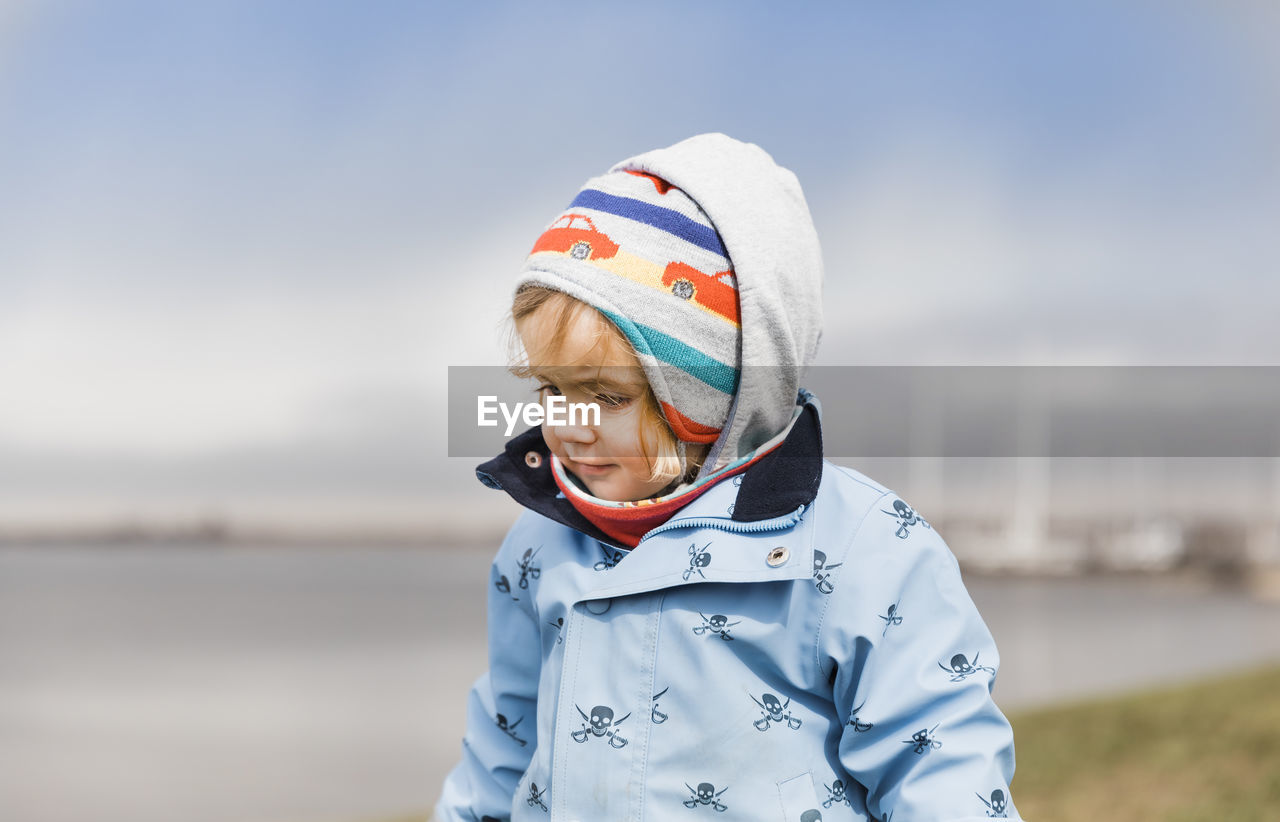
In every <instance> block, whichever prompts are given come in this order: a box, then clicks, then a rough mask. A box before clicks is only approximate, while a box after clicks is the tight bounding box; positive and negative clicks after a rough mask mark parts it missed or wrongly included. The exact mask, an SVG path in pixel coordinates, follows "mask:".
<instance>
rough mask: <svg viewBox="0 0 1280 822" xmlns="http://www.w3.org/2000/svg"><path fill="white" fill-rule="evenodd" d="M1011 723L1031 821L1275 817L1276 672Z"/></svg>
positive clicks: (1279, 781) (1017, 785)
mask: <svg viewBox="0 0 1280 822" xmlns="http://www.w3.org/2000/svg"><path fill="white" fill-rule="evenodd" d="M1010 721H1011V722H1012V723H1013V731H1014V739H1015V740H1016V744H1017V756H1018V771H1017V775H1016V776H1015V777H1014V780H1013V798H1014V801H1015V802H1016V803H1017V805H1018V810H1019V811H1020V812H1021V814H1022V815H1023V816H1024V817H1026V818H1027V819H1029V820H1038V822H1075V820H1085V819H1088V820H1095V819H1123V820H1143V822H1146V820H1150V821H1151V822H1196V820H1206V822H1207V820H1214V822H1252V820H1259V822H1260V821H1261V820H1274V819H1277V818H1280V668H1268V669H1265V670H1260V671H1254V672H1251V673H1246V674H1239V675H1236V676H1232V677H1228V678H1223V679H1216V680H1212V681H1206V682H1198V683H1194V684H1191V685H1184V686H1179V687H1176V688H1169V689H1161V690H1155V691H1145V692H1142V693H1137V694H1133V695H1129V696H1124V697H1119V698H1113V699H1106V700H1098V701H1091V702H1084V703H1077V704H1073V705H1065V706H1062V707H1057V708H1051V709H1046V710H1040V711H1035V712H1031V713H1026V714H1020V715H1015V716H1012V717H1010Z"/></svg>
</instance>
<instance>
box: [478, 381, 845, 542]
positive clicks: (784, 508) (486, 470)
mask: <svg viewBox="0 0 1280 822" xmlns="http://www.w3.org/2000/svg"><path fill="white" fill-rule="evenodd" d="M799 399H800V401H801V402H802V403H804V408H803V410H802V411H801V413H800V417H799V418H798V419H797V420H796V422H795V425H793V426H792V427H791V432H790V433H789V434H787V437H786V439H784V440H783V442H782V444H781V445H779V446H778V447H777V448H775V449H774V450H773V451H771V452H770V453H768V454H766V455H765V456H764V457H761V458H760V459H759V460H758V461H756V462H755V463H754V464H753V465H752V466H751V467H750V468H748V469H747V470H746V471H745V472H744V473H743V474H741V475H740V476H741V477H742V484H741V486H740V487H739V488H738V493H737V498H736V500H735V502H734V506H733V513H732V515H731V516H730V517H728V518H729V519H731V520H732V521H735V522H762V521H765V520H772V519H776V518H778V517H782V516H785V515H787V514H791V513H792V512H794V511H795V510H796V509H797V508H799V507H800V506H802V505H803V506H806V507H807V506H809V505H810V504H811V503H812V502H813V499H814V497H816V496H817V494H818V484H819V482H820V481H821V480H822V426H821V421H820V416H819V409H818V403H817V400H816V399H814V398H813V397H812V395H810V394H809V393H808V392H805V391H802V392H801V394H800V398H799ZM550 453H551V452H550V450H549V449H548V448H547V443H546V440H544V439H543V438H542V428H541V427H537V428H530V429H529V430H528V431H525V432H524V433H523V434H520V435H518V436H516V437H514V438H513V439H511V440H509V441H508V442H507V444H506V446H505V448H504V449H503V452H502V453H501V454H499V455H498V456H496V457H494V458H493V459H491V460H489V461H488V462H485V463H483V464H481V465H479V466H477V467H476V478H477V479H479V480H480V482H481V483H483V484H484V485H486V486H488V487H489V488H496V489H501V490H503V491H506V492H507V493H508V494H509V495H510V496H511V498H512V499H514V500H515V501H516V502H518V503H520V504H521V505H523V506H524V507H526V508H528V509H530V510H532V511H535V512H537V513H539V514H542V515H543V516H545V517H547V518H548V519H551V520H554V521H555V522H558V523H560V524H562V525H566V526H568V527H569V528H572V529H574V530H575V531H579V532H581V533H583V534H586V535H587V536H588V537H590V538H592V539H594V540H597V541H599V542H602V543H604V544H606V545H614V544H615V543H616V540H614V539H612V538H611V537H609V536H608V535H606V534H605V533H604V532H602V531H601V530H600V529H599V528H598V527H596V525H595V524H594V523H592V522H591V521H590V520H588V519H587V518H586V517H584V516H583V515H582V514H581V513H580V512H579V511H578V510H577V509H576V508H574V507H573V504H572V503H570V502H569V500H567V499H565V498H564V495H563V494H561V492H560V489H559V488H558V487H557V486H556V482H555V478H554V477H553V476H552V474H551V459H550ZM697 505H698V503H697V501H695V502H693V503H691V504H690V508H693V507H696V506H697ZM676 516H677V517H679V516H681V514H677V515H676Z"/></svg>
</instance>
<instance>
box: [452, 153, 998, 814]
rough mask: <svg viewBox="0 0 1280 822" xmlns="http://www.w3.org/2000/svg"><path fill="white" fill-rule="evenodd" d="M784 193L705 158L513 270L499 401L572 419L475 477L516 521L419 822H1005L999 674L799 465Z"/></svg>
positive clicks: (813, 291) (930, 541)
mask: <svg viewBox="0 0 1280 822" xmlns="http://www.w3.org/2000/svg"><path fill="white" fill-rule="evenodd" d="M821 279H822V263H821V258H820V254H819V249H818V242H817V237H816V235H815V233H814V229H813V224H812V222H811V220H810V218H809V212H808V207H807V205H806V204H805V201H804V196H803V194H802V193H801V191H800V187H799V184H798V183H797V182H796V179H795V177H794V175H792V174H791V173H790V172H789V171H787V170H785V169H783V168H780V167H779V166H777V165H775V164H774V162H773V160H772V159H771V158H770V157H769V156H768V155H767V154H766V153H765V152H764V151H762V150H761V149H760V148H759V147H757V146H754V145H749V144H743V143H740V142H737V141H735V140H732V139H730V138H728V137H725V136H724V135H720V134H706V135H700V136H698V137H693V138H691V139H689V140H685V141H684V142H681V143H679V144H677V145H675V146H672V147H670V148H667V149H663V150H659V151H653V152H649V153H647V154H642V155H640V156H638V157H634V158H632V159H630V160H627V161H624V162H623V163H620V164H619V165H617V166H615V167H614V168H613V169H611V170H610V171H609V173H607V174H605V175H603V176H601V177H597V178H595V179H593V180H591V181H589V182H588V183H587V185H586V187H584V188H583V189H582V190H581V191H580V192H579V193H578V195H577V197H576V198H575V199H574V200H573V202H572V203H571V204H570V205H569V208H568V209H567V210H566V211H565V212H564V213H563V214H562V215H561V216H560V217H559V218H558V219H556V220H555V221H554V222H552V223H551V225H550V227H549V228H548V229H547V230H546V232H544V233H543V234H542V236H541V237H540V238H539V239H538V241H537V242H536V243H535V245H534V247H533V251H532V253H531V254H530V256H529V259H528V261H527V263H526V265H525V269H524V272H523V274H522V276H521V278H520V280H519V283H518V285H517V288H516V296H515V302H514V305H513V308H512V316H513V319H514V322H515V327H516V330H517V332H518V334H519V337H520V340H521V342H522V344H523V349H524V352H525V357H524V359H523V361H522V362H520V363H519V364H518V366H517V367H516V370H517V372H518V373H521V374H525V375H528V376H533V377H535V378H536V379H538V380H539V381H540V383H541V385H540V391H541V392H542V393H543V396H548V395H564V396H565V397H566V398H567V399H568V401H569V402H594V403H596V404H597V405H598V406H599V407H600V408H601V414H600V417H599V419H598V421H597V420H594V419H593V420H592V421H591V424H590V425H586V424H579V425H563V426H552V425H544V426H542V427H541V428H535V429H532V430H530V431H527V432H525V433H524V434H522V435H520V436H517V437H516V438H514V439H513V440H511V441H510V442H509V443H507V446H506V449H505V452H504V453H503V454H501V455H499V456H498V457H496V458H495V459H493V460H490V461H489V462H487V463H485V464H484V465H482V466H480V467H479V469H477V474H478V476H479V478H480V480H481V481H482V482H483V483H484V484H486V485H488V486H490V487H493V488H501V489H503V490H505V491H506V492H507V493H508V494H510V495H511V496H512V497H513V498H514V499H515V500H516V501H518V502H519V503H520V504H521V505H523V506H524V507H526V508H527V509H529V510H528V511H526V512H525V513H524V515H523V516H521V518H520V519H519V520H518V521H517V522H516V524H515V525H514V526H513V527H512V529H511V532H510V533H509V534H508V536H507V538H506V540H505V541H504V543H503V545H502V547H501V549H500V550H499V551H498V554H497V557H496V559H495V560H494V564H493V569H492V574H491V582H490V588H489V606H488V608H489V611H488V620H489V656H490V670H489V672H488V673H487V674H485V675H484V676H483V677H481V678H480V680H479V681H478V682H477V683H476V684H475V687H474V688H473V689H472V692H471V696H470V698H469V700H468V705H467V726H468V730H467V734H466V738H465V739H464V741H463V759H462V762H461V763H460V764H459V765H458V766H457V767H456V768H455V769H454V771H453V772H452V773H451V774H450V775H449V777H448V778H447V780H446V782H445V785H444V792H443V797H442V799H441V801H440V804H439V805H438V806H437V808H436V812H435V817H434V819H435V820H437V822H453V821H454V820H489V819H493V820H498V819H502V820H505V819H515V820H546V819H550V820H565V822H569V820H580V822H600V821H602V820H609V822H613V821H614V820H635V821H636V822H639V820H667V819H683V818H693V817H708V818H711V817H716V816H718V815H719V814H724V818H726V819H729V818H732V819H750V820H779V821H781V820H788V821H793V822H814V821H815V820H867V819H876V820H890V819H895V820H897V822H917V820H963V819H986V818H988V817H1009V818H1018V815H1017V811H1016V810H1015V809H1014V805H1013V802H1012V799H1011V797H1010V793H1009V780H1010V779H1011V778H1012V776H1013V769H1014V760H1013V736H1012V732H1011V730H1010V728H1009V724H1008V723H1007V722H1006V720H1005V718H1004V716H1003V715H1002V714H1001V713H1000V711H999V710H998V709H997V708H996V706H995V704H994V703H993V702H992V700H991V687H992V684H993V682H994V679H995V674H996V669H997V667H998V666H999V657H998V655H997V653H996V648H995V645H994V644H993V642H992V639H991V635H990V633H989V632H988V631H987V628H986V626H985V625H984V624H983V622H982V619H981V618H980V617H979V615H978V613H977V611H976V609H975V608H974V606H973V603H972V601H971V600H970V598H969V596H968V594H967V592H966V591H965V588H964V585H963V583H962V582H961V579H960V573H959V569H958V567H957V565H956V561H955V559H954V557H953V556H952V555H951V553H950V551H949V550H948V549H947V547H946V545H945V544H944V543H943V541H942V539H941V538H940V537H939V536H938V534H937V532H935V531H933V530H932V529H931V528H930V526H929V524H928V523H927V522H926V521H925V520H923V519H921V518H920V517H919V515H917V514H916V513H915V512H914V511H913V510H912V509H911V508H910V506H908V505H907V504H906V503H905V502H903V501H902V500H901V499H899V498H898V497H897V496H895V495H894V494H893V493H892V492H890V491H887V490H885V489H884V488H882V487H881V486H879V485H877V484H876V483H875V482H873V481H871V480H869V479H867V478H866V477H864V476H862V475H861V474H858V473H857V472H855V471H852V470H849V469H846V468H841V467H839V466H836V465H833V464H831V463H829V462H825V461H824V460H823V458H822V437H821V430H820V413H819V407H818V403H817V401H816V399H814V398H813V397H812V396H811V395H809V394H808V393H807V392H805V391H804V390H803V389H801V388H800V387H799V379H800V375H801V372H802V370H803V368H804V367H805V366H806V365H807V364H808V363H809V362H811V361H812V359H813V356H814V354H815V351H816V349H817V343H818V337H819V334H820V323H821V310H820V304H821Z"/></svg>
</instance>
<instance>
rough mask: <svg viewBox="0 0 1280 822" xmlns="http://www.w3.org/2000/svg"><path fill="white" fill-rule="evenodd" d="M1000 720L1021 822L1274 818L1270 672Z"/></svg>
mask: <svg viewBox="0 0 1280 822" xmlns="http://www.w3.org/2000/svg"><path fill="white" fill-rule="evenodd" d="M1010 721H1011V722H1012V723H1013V730H1014V739H1015V740H1017V757H1018V771H1017V775H1016V776H1015V777H1014V780H1013V791H1012V792H1013V798H1014V801H1015V802H1016V803H1017V806H1018V810H1019V812H1020V813H1021V814H1022V816H1023V817H1024V818H1026V819H1028V820H1031V822H1077V821H1079V822H1083V821H1084V820H1090V822H1093V820H1112V819H1115V820H1125V822H1200V821H1201V820H1203V822H1210V820H1212V822H1263V820H1275V819H1278V818H1280V668H1267V669H1264V670H1260V671H1254V672H1250V673H1245V674H1237V675H1235V676H1231V677H1227V678H1222V679H1215V680H1211V681H1205V682H1197V683H1193V684H1191V685H1182V686H1178V687H1174V688H1168V689H1160V690H1154V691H1144V692H1141V693H1136V694H1132V695H1128V696H1122V697H1115V698H1109V699H1102V700H1094V701H1089V702H1080V703H1074V704H1070V705H1064V706H1061V707H1056V708H1049V709H1044V710H1038V711H1031V712H1027V713H1022V714H1014V715H1012V716H1010ZM429 819H430V815H429V814H423V815H421V816H411V817H402V818H399V819H395V820H383V821H382V822H427V820H429Z"/></svg>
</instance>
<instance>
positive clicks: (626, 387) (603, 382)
mask: <svg viewBox="0 0 1280 822" xmlns="http://www.w3.org/2000/svg"><path fill="white" fill-rule="evenodd" d="M610 367H623V366H610ZM533 376H534V377H535V378H536V379H539V380H543V381H544V382H551V383H555V384H556V386H557V387H560V388H565V387H573V388H585V389H598V390H602V391H615V392H632V391H634V392H641V391H643V390H644V388H645V386H646V385H648V381H647V380H627V381H623V380H617V379H613V378H611V377H608V376H599V375H596V376H591V377H588V378H586V379H581V380H574V379H557V377H556V376H555V375H552V374H549V373H547V372H546V371H544V370H542V369H538V368H535V369H533Z"/></svg>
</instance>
